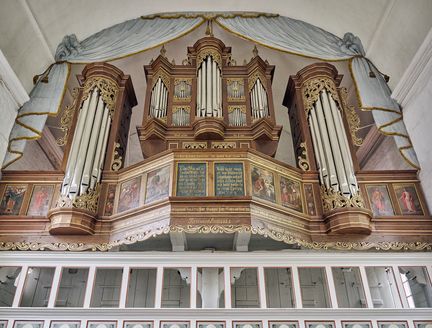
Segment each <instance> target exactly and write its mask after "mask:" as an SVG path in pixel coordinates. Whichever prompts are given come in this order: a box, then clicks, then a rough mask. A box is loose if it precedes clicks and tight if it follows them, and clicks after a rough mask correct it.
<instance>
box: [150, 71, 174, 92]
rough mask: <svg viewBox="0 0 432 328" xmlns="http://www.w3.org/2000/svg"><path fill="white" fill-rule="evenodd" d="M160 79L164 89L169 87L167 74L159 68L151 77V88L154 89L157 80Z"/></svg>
mask: <svg viewBox="0 0 432 328" xmlns="http://www.w3.org/2000/svg"><path fill="white" fill-rule="evenodd" d="M159 78H160V79H161V80H162V82H163V84H165V87H166V88H169V86H170V78H169V75H168V73H167V72H166V71H165V70H164V69H163V68H162V67H161V68H159V69H158V70H157V71H156V73H154V74H153V77H152V88H154V86H155V85H156V83H157V81H158V79H159Z"/></svg>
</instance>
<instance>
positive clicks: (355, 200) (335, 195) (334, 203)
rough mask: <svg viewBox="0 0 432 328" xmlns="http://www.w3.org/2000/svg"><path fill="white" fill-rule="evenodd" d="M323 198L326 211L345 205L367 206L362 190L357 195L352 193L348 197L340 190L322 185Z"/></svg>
mask: <svg viewBox="0 0 432 328" xmlns="http://www.w3.org/2000/svg"><path fill="white" fill-rule="evenodd" d="M321 199H322V204H323V210H324V212H325V213H327V212H330V211H332V210H335V209H338V208H344V207H356V208H365V205H364V200H363V197H362V196H361V195H360V192H359V193H358V194H357V195H352V196H351V198H347V197H345V196H344V195H342V193H341V192H340V191H334V190H333V188H330V189H326V187H325V186H321Z"/></svg>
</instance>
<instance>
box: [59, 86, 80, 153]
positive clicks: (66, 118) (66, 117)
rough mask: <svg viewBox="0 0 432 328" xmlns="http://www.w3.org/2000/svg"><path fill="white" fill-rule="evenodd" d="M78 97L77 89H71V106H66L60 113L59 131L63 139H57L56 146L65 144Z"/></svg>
mask: <svg viewBox="0 0 432 328" xmlns="http://www.w3.org/2000/svg"><path fill="white" fill-rule="evenodd" d="M77 97H78V88H73V90H72V98H73V101H72V104H71V105H69V106H66V108H65V110H64V111H63V113H62V116H61V118H60V130H62V131H63V137H61V138H58V139H57V140H56V142H57V145H59V146H64V145H66V143H67V139H68V137H69V130H70V128H71V126H72V122H73V117H74V113H75V106H76V102H77Z"/></svg>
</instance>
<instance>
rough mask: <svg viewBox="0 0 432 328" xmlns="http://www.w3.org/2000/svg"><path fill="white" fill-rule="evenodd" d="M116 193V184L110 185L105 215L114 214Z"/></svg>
mask: <svg viewBox="0 0 432 328" xmlns="http://www.w3.org/2000/svg"><path fill="white" fill-rule="evenodd" d="M115 194H116V185H115V184H110V185H108V191H107V198H106V202H105V211H104V215H107V216H110V215H112V214H113V212H114V200H115Z"/></svg>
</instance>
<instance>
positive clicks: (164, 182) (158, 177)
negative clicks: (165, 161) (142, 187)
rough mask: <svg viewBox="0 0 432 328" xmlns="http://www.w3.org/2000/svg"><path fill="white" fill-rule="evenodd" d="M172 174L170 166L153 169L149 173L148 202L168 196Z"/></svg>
mask: <svg viewBox="0 0 432 328" xmlns="http://www.w3.org/2000/svg"><path fill="white" fill-rule="evenodd" d="M170 176H171V175H170V167H169V166H165V167H162V168H160V169H157V170H154V171H151V172H149V173H148V174H147V191H146V198H145V203H146V204H148V203H151V202H154V201H157V200H160V199H164V198H167V197H168V194H169V184H170Z"/></svg>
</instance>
